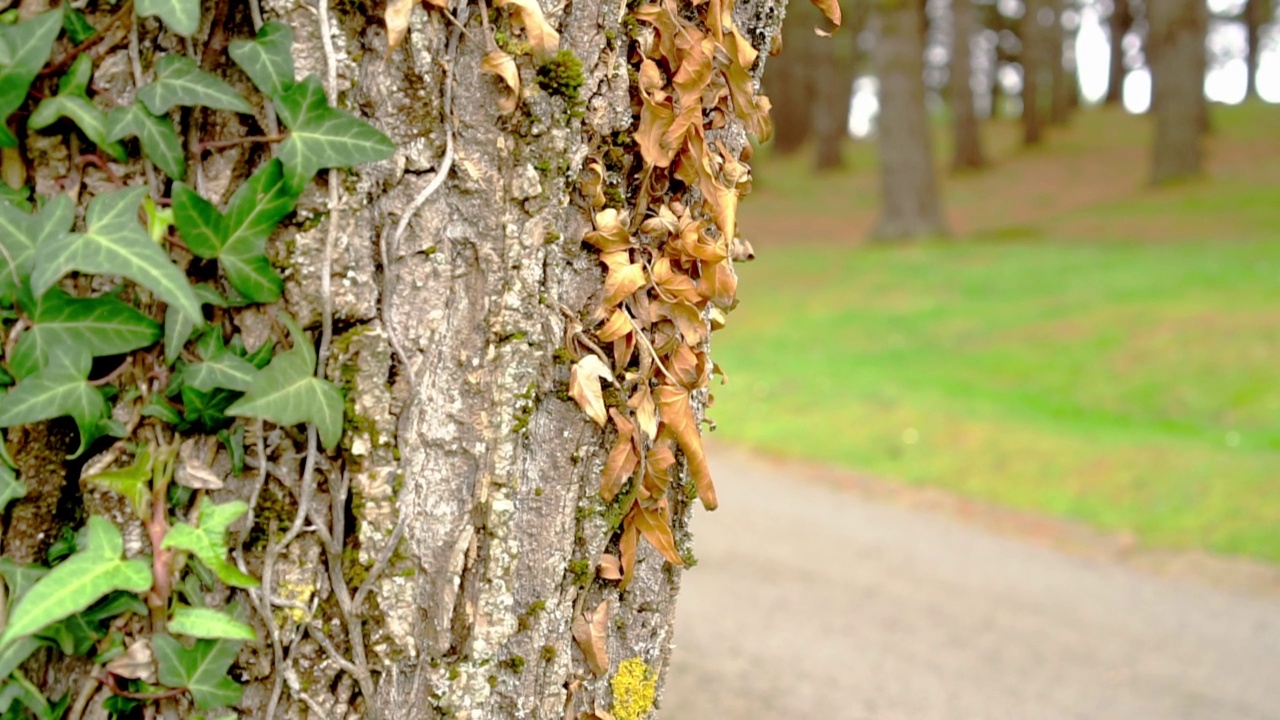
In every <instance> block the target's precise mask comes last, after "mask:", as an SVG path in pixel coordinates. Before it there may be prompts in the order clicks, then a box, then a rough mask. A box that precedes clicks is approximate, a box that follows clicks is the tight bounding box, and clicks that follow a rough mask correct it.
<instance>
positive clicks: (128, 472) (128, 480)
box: [87, 448, 151, 520]
mask: <svg viewBox="0 0 1280 720" xmlns="http://www.w3.org/2000/svg"><path fill="white" fill-rule="evenodd" d="M87 481H88V482H90V483H92V484H94V485H99V486H101V487H104V488H106V489H108V490H110V491H111V492H113V493H116V494H117V495H120V496H122V497H124V498H126V499H128V500H129V504H131V505H133V510H134V512H135V513H137V514H138V519H139V520H146V519H147V517H148V516H149V515H150V509H149V506H150V504H151V452H150V451H149V450H148V449H145V448H144V449H143V450H141V451H140V452H139V453H138V457H137V459H136V460H134V463H133V464H132V465H130V466H129V467H124V468H114V469H112V470H104V471H102V472H100V473H98V474H97V475H92V476H90V477H89V478H87Z"/></svg>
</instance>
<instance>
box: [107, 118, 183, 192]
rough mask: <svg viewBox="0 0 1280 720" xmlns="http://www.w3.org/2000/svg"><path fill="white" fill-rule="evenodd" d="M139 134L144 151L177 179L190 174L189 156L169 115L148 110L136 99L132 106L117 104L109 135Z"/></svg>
mask: <svg viewBox="0 0 1280 720" xmlns="http://www.w3.org/2000/svg"><path fill="white" fill-rule="evenodd" d="M127 137H136V138H138V143H139V144H140V145H142V152H143V154H144V155H146V156H147V159H148V160H150V161H151V162H153V163H155V164H156V167H158V168H160V169H161V170H163V171H164V173H165V174H166V175H168V176H169V177H171V178H173V179H174V180H181V179H182V178H184V177H186V174H187V158H186V156H185V155H184V153H183V152H182V140H181V139H180V138H179V137H178V132H177V131H176V130H174V129H173V123H171V122H170V121H169V119H168V118H160V117H156V116H155V115H152V114H151V113H149V112H147V109H146V108H145V107H143V106H142V105H141V104H140V103H138V102H137V101H136V100H135V101H134V103H133V104H132V105H130V106H129V107H118V108H115V109H114V110H112V111H111V114H109V115H107V139H108V140H111V141H113V142H114V141H116V140H122V139H124V138H127Z"/></svg>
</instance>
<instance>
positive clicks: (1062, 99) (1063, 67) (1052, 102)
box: [1046, 0, 1076, 125]
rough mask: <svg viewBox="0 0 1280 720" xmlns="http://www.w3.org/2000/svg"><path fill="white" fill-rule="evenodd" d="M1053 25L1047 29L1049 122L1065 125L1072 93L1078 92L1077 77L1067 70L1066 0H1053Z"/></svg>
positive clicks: (1068, 115)
mask: <svg viewBox="0 0 1280 720" xmlns="http://www.w3.org/2000/svg"><path fill="white" fill-rule="evenodd" d="M1052 7H1053V26H1052V27H1050V28H1047V29H1046V32H1047V33H1048V34H1049V39H1050V42H1049V43H1047V49H1048V55H1049V82H1050V84H1051V85H1052V87H1053V90H1052V92H1051V93H1050V94H1049V122H1050V123H1051V124H1053V125H1064V124H1066V122H1067V119H1068V118H1069V117H1070V110H1071V99H1070V96H1071V94H1072V93H1075V92H1076V84H1075V83H1076V79H1075V76H1074V75H1073V74H1072V73H1069V72H1067V62H1066V57H1065V49H1066V47H1065V46H1066V41H1067V29H1066V27H1065V26H1064V25H1063V24H1062V13H1063V10H1065V9H1066V0H1053V5H1052Z"/></svg>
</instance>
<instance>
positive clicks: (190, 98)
mask: <svg viewBox="0 0 1280 720" xmlns="http://www.w3.org/2000/svg"><path fill="white" fill-rule="evenodd" d="M156 71H157V76H156V80H155V82H153V83H151V84H150V85H147V86H146V87H144V88H142V89H141V90H139V91H138V99H139V100H141V101H142V102H144V103H146V105H147V109H148V110H150V111H151V112H152V114H155V115H163V114H165V113H167V112H169V111H170V110H171V109H173V108H174V107H177V106H182V107H196V106H203V107H207V108H211V109H213V110H230V111H231V112H238V113H245V114H249V113H252V112H253V108H252V107H250V106H249V102H248V101H247V100H245V99H244V98H243V97H241V95H240V93H238V92H236V89H235V88H233V87H231V86H230V85H228V84H227V83H226V82H224V81H223V80H222V79H221V78H219V77H218V76H216V75H214V74H212V73H208V72H205V71H204V70H201V69H200V66H199V65H196V61H195V60H192V59H191V58H189V57H187V56H185V55H165V56H164V57H162V58H160V61H159V62H157V63H156Z"/></svg>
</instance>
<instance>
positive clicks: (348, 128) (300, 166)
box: [275, 75, 396, 191]
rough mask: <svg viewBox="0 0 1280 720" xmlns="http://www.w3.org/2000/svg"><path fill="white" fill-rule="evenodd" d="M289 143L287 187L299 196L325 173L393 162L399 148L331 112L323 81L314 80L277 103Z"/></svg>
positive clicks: (284, 148) (284, 154) (283, 153)
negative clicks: (305, 187)
mask: <svg viewBox="0 0 1280 720" xmlns="http://www.w3.org/2000/svg"><path fill="white" fill-rule="evenodd" d="M275 100H276V111H277V112H278V113H279V114H280V120H281V121H282V122H284V124H285V125H287V126H288V127H289V130H290V133H289V139H288V140H285V141H284V143H283V144H282V145H281V146H280V159H281V160H283V161H284V166H285V182H286V183H288V185H289V187H291V188H293V189H294V190H295V191H301V190H302V188H303V186H305V185H306V184H307V183H308V182H310V181H311V178H313V177H315V174H316V172H318V171H319V170H321V169H322V168H331V167H349V166H351V165H359V164H361V163H367V162H376V161H378V160H385V159H386V158H389V157H391V156H392V155H393V154H394V153H395V151H396V145H395V143H393V142H391V140H390V139H389V138H388V137H387V136H386V135H383V134H382V133H381V132H378V130H377V129H376V128H374V127H373V126H372V125H370V124H369V123H367V122H365V121H363V120H360V119H359V118H357V117H355V116H354V115H350V114H348V113H345V112H342V111H341V110H336V109H334V108H331V107H329V101H328V99H327V98H325V94H324V87H323V86H322V85H321V84H320V79H319V78H317V77H316V76H314V75H312V76H310V77H308V78H307V79H306V80H303V81H302V82H300V83H298V84H296V85H294V86H293V87H291V88H289V89H287V90H285V91H284V93H282V94H281V95H280V96H279V97H277V98H276V99H275Z"/></svg>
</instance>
